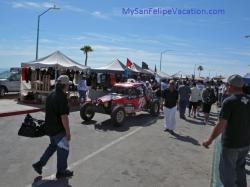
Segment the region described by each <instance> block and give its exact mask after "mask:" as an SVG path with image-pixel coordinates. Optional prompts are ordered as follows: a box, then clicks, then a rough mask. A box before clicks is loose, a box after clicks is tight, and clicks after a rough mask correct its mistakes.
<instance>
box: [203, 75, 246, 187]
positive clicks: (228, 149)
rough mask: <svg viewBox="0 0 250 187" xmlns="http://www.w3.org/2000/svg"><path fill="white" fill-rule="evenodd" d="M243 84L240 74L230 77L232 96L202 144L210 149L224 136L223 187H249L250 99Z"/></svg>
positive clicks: (226, 100) (228, 87)
mask: <svg viewBox="0 0 250 187" xmlns="http://www.w3.org/2000/svg"><path fill="white" fill-rule="evenodd" d="M243 84H244V83H243V80H242V77H241V76H239V75H232V76H230V77H229V78H228V84H227V91H228V93H229V95H230V96H229V97H228V98H227V99H225V101H224V102H223V104H222V108H221V111H220V117H219V121H218V123H217V125H216V126H215V127H214V129H213V131H212V132H211V134H210V136H209V138H208V139H207V140H205V141H204V142H203V146H205V147H206V148H208V147H209V145H210V144H211V143H212V142H213V140H214V139H215V138H216V137H217V136H218V135H219V134H220V133H222V137H221V143H222V150H221V155H220V164H219V172H220V179H221V182H222V184H223V186H224V187H236V186H237V187H247V181H246V170H245V165H246V156H247V154H248V152H249V150H250V138H249V137H250V115H249V113H250V97H249V96H248V95H246V94H244V93H243V91H242V87H243ZM239 111H240V112H239Z"/></svg>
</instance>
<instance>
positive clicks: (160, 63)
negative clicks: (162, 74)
mask: <svg viewBox="0 0 250 187" xmlns="http://www.w3.org/2000/svg"><path fill="white" fill-rule="evenodd" d="M161 60H162V52H161V58H160V71H161Z"/></svg>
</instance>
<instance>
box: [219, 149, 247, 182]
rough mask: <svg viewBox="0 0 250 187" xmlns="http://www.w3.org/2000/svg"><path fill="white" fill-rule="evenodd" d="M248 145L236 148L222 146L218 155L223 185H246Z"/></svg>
mask: <svg viewBox="0 0 250 187" xmlns="http://www.w3.org/2000/svg"><path fill="white" fill-rule="evenodd" d="M249 150H250V146H248V147H244V148H238V149H229V148H225V147H222V150H221V157H220V166H219V170H220V179H221V182H222V185H223V186H224V187H247V180H246V170H245V165H246V156H247V154H248V152H249Z"/></svg>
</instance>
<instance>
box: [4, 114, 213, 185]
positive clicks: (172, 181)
mask: <svg viewBox="0 0 250 187" xmlns="http://www.w3.org/2000/svg"><path fill="white" fill-rule="evenodd" d="M213 115H214V116H213V120H212V122H213V121H215V120H216V114H215V113H214V114H213ZM24 116H25V115H19V116H11V117H3V118H1V120H0V141H1V146H0V153H1V157H0V168H1V171H2V172H1V175H0V186H4V187H23V186H24V187H26V186H27V187H28V186H40V187H54V186H56V187H57V186H58V187H59V186H60V187H70V186H72V187H73V186H74V187H99V186H101V187H116V186H117V187H118V186H119V187H152V186H157V187H175V186H185V187H196V186H197V187H200V186H202V187H206V186H207V187H208V186H210V180H211V172H212V157H213V147H211V149H209V150H207V149H204V148H203V147H202V146H200V142H201V141H202V140H203V139H204V138H206V137H207V135H208V133H209V132H210V131H211V128H212V125H213V123H210V124H209V125H207V126H205V125H203V124H202V121H201V118H198V119H192V118H188V120H187V121H184V120H180V119H179V117H178V116H177V129H176V135H170V134H169V133H167V132H164V131H163V123H164V119H163V118H161V117H152V116H150V115H149V114H147V113H140V114H137V115H136V116H134V117H129V118H128V120H127V121H126V122H125V124H124V125H123V126H122V127H113V126H112V125H111V123H110V120H109V116H107V115H102V114H96V116H95V117H94V118H93V120H92V121H91V122H89V123H84V122H83V121H82V120H81V118H80V115H79V112H78V111H76V112H72V113H71V114H70V126H71V133H72V141H71V143H70V155H69V167H70V168H71V169H73V170H74V177H73V178H71V179H65V180H56V179H55V176H54V175H55V172H56V155H54V156H53V157H52V158H51V159H50V161H49V162H48V163H47V165H46V167H44V169H43V175H42V177H41V176H38V174H36V173H35V172H34V171H33V168H32V166H31V165H32V163H34V162H36V161H37V160H38V159H39V157H40V156H41V155H42V153H43V152H44V150H45V149H46V147H47V145H48V144H49V139H48V137H41V138H34V139H32V138H25V137H20V136H18V135H17V131H18V129H19V127H20V125H21V122H22V121H23V119H24ZM32 116H34V117H36V118H39V119H42V118H44V113H43V112H38V113H33V114H32Z"/></svg>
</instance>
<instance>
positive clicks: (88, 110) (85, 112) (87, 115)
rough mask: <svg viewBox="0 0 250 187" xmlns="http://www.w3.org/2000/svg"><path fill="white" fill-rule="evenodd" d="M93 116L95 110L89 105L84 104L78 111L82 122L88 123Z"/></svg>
mask: <svg viewBox="0 0 250 187" xmlns="http://www.w3.org/2000/svg"><path fill="white" fill-rule="evenodd" d="M94 115H95V108H94V106H93V105H92V104H90V103H85V104H83V105H82V107H81V109H80V116H81V118H82V119H83V120H84V121H90V120H91V119H92V118H93V117H94Z"/></svg>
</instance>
